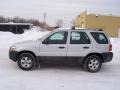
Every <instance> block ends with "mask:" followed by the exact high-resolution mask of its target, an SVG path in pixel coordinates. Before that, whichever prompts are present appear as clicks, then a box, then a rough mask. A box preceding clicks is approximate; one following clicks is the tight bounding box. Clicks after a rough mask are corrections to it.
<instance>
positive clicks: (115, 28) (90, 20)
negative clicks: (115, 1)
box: [75, 11, 120, 37]
mask: <svg viewBox="0 0 120 90" xmlns="http://www.w3.org/2000/svg"><path fill="white" fill-rule="evenodd" d="M75 27H78V28H89V29H93V28H97V29H103V30H104V31H105V32H106V33H107V34H108V35H109V36H110V37H118V32H119V31H120V17H118V16H112V15H109V16H105V15H95V14H87V11H85V12H83V13H81V14H80V15H78V16H77V17H76V19H75Z"/></svg>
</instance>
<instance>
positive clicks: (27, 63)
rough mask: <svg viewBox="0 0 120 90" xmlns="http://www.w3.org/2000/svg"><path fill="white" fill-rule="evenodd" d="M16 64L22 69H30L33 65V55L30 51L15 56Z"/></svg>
mask: <svg viewBox="0 0 120 90" xmlns="http://www.w3.org/2000/svg"><path fill="white" fill-rule="evenodd" d="M17 61H18V66H19V68H21V69H22V70H32V69H33V68H34V67H35V64H36V63H35V57H34V56H33V55H32V54H31V53H22V54H20V55H19V56H18V58H17Z"/></svg>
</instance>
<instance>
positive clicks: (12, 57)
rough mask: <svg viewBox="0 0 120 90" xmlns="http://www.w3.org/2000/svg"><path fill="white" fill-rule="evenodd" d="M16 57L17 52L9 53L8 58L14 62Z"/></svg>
mask: <svg viewBox="0 0 120 90" xmlns="http://www.w3.org/2000/svg"><path fill="white" fill-rule="evenodd" d="M17 55H18V52H17V51H9V58H10V59H11V60H12V61H14V62H16V61H17Z"/></svg>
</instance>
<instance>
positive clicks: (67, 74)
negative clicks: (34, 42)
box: [0, 30, 120, 90]
mask: <svg viewBox="0 0 120 90" xmlns="http://www.w3.org/2000/svg"><path fill="white" fill-rule="evenodd" d="M46 33H48V32H40V31H36V30H31V31H27V32H25V33H24V34H21V35H14V34H12V33H10V32H0V90H120V61H119V60H120V48H119V47H120V38H111V41H112V44H113V52H114V58H113V61H112V62H110V63H105V64H103V66H102V68H101V71H100V72H98V73H88V72H86V71H84V70H83V69H82V68H80V67H78V66H57V67H56V66H44V67H42V68H41V69H36V70H33V71H22V70H20V69H19V68H18V67H17V64H16V63H14V62H12V61H11V60H10V59H9V57H8V49H9V46H11V45H12V44H13V43H15V42H19V41H23V40H29V39H36V38H40V37H42V36H43V35H45V34H46ZM26 36H27V37H26Z"/></svg>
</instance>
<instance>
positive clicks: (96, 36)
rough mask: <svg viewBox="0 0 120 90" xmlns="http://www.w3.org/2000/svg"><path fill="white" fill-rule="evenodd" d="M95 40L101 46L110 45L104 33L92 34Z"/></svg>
mask: <svg viewBox="0 0 120 90" xmlns="http://www.w3.org/2000/svg"><path fill="white" fill-rule="evenodd" d="M91 34H92V36H93V38H94V39H95V41H96V42H97V43H99V44H108V39H107V37H106V36H105V34H104V33H100V32H91Z"/></svg>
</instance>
